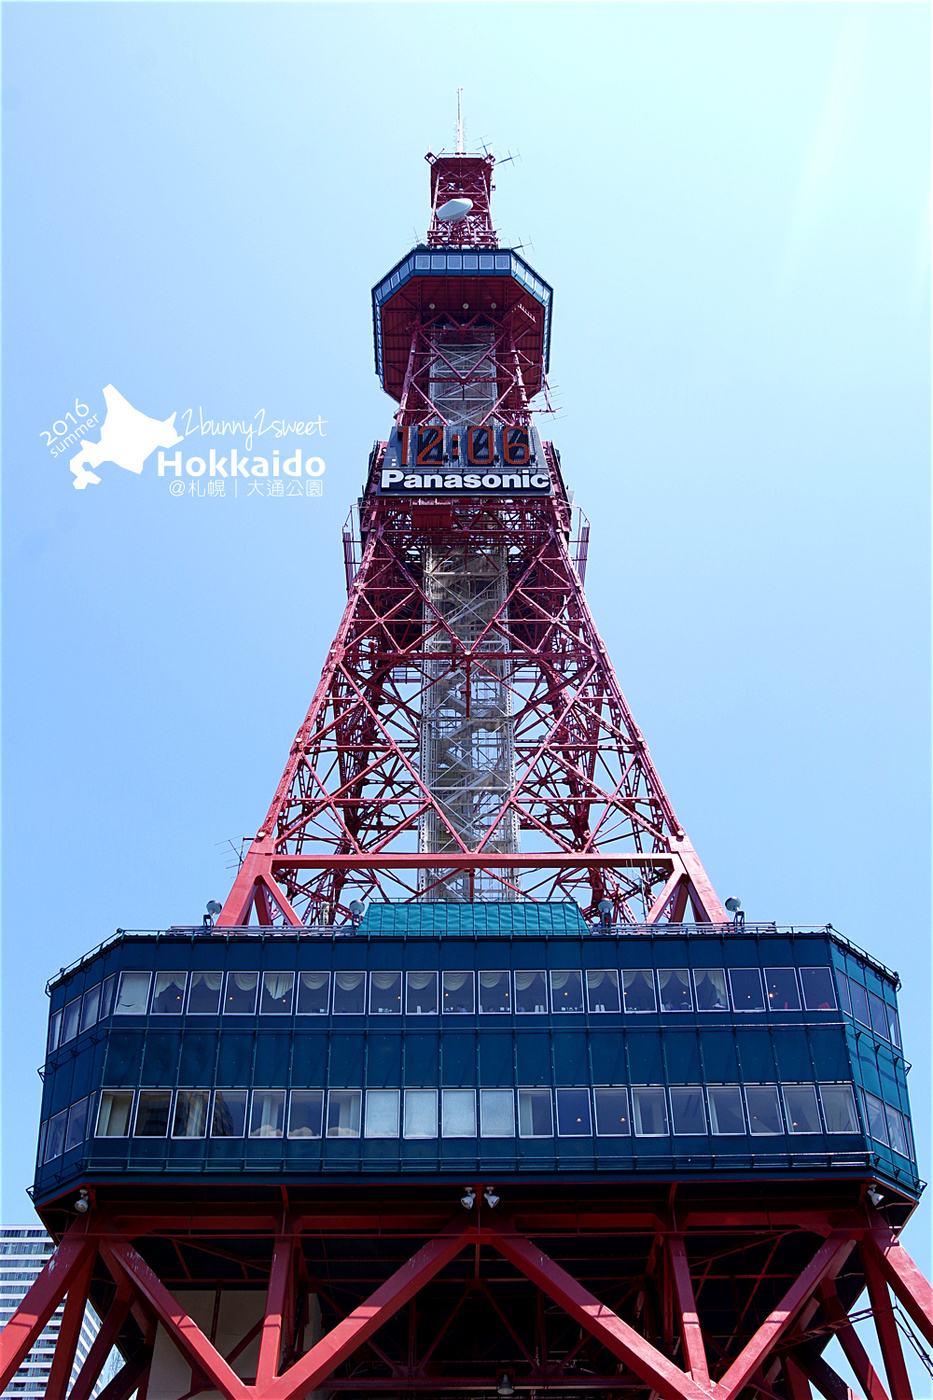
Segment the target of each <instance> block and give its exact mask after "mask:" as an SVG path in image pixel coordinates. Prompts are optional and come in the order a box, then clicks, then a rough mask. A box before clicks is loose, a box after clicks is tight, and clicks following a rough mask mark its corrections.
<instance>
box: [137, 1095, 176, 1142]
mask: <svg viewBox="0 0 933 1400" xmlns="http://www.w3.org/2000/svg"><path fill="white" fill-rule="evenodd" d="M171 1107H172V1096H171V1094H169V1093H166V1092H165V1091H164V1090H161V1089H143V1090H141V1091H140V1095H139V1101H138V1103H137V1105H136V1121H135V1123H134V1124H133V1136H134V1137H147V1138H164V1137H165V1135H166V1133H167V1132H168V1116H169V1111H170V1109H171Z"/></svg>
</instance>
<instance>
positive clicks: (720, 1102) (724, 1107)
mask: <svg viewBox="0 0 933 1400" xmlns="http://www.w3.org/2000/svg"><path fill="white" fill-rule="evenodd" d="M706 1096H707V1098H708V1099H709V1122H710V1129H711V1131H712V1134H713V1136H714V1137H738V1136H740V1135H741V1136H744V1135H745V1115H744V1113H743V1112H742V1091H741V1089H740V1088H739V1086H738V1084H717V1085H715V1086H711V1087H710V1088H709V1089H707V1091H706Z"/></svg>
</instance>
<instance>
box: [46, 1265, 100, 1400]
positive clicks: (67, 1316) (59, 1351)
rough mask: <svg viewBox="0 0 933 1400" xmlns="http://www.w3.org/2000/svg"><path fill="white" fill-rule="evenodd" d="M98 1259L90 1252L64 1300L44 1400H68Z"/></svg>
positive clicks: (69, 1286)
mask: <svg viewBox="0 0 933 1400" xmlns="http://www.w3.org/2000/svg"><path fill="white" fill-rule="evenodd" d="M96 1258H97V1251H96V1250H91V1251H90V1253H89V1254H88V1255H87V1257H86V1258H85V1260H84V1262H83V1264H81V1266H80V1267H79V1268H77V1269H76V1270H75V1272H74V1274H73V1275H72V1278H71V1282H70V1283H69V1285H68V1297H67V1298H66V1300H65V1307H64V1311H63V1312H62V1320H61V1324H60V1326H59V1329H58V1341H57V1342H56V1344H55V1352H54V1355H53V1357H52V1365H51V1366H50V1367H49V1379H48V1382H47V1383H46V1388H45V1400H65V1394H66V1392H67V1390H68V1382H69V1381H70V1380H71V1371H72V1367H73V1366H74V1362H75V1352H76V1351H77V1349H78V1338H79V1337H80V1336H81V1324H82V1322H83V1321H84V1309H85V1308H86V1307H87V1290H88V1285H89V1284H90V1282H91V1274H92V1273H93V1271H94V1260H95V1259H96Z"/></svg>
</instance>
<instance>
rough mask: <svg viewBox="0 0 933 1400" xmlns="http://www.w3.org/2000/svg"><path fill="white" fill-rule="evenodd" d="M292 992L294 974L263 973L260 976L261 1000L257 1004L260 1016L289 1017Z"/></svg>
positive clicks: (293, 988)
mask: <svg viewBox="0 0 933 1400" xmlns="http://www.w3.org/2000/svg"><path fill="white" fill-rule="evenodd" d="M294 990H295V974H294V972H264V973H263V974H262V998H261V1000H260V1002H259V1011H260V1014H262V1015H265V1016H290V1015H291V1010H292V997H293V995H294Z"/></svg>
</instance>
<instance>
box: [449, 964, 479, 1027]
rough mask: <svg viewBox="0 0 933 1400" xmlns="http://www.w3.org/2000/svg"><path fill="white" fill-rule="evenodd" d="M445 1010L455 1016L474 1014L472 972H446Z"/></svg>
mask: <svg viewBox="0 0 933 1400" xmlns="http://www.w3.org/2000/svg"><path fill="white" fill-rule="evenodd" d="M443 983H444V1008H443V1009H444V1011H445V1012H450V1013H451V1014H452V1015H454V1016H464V1015H466V1016H472V1014H473V1011H474V1008H475V1001H474V996H473V974H472V972H445V973H444V974H443Z"/></svg>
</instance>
